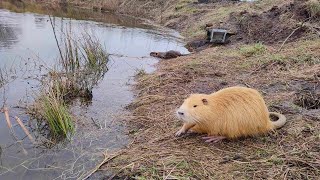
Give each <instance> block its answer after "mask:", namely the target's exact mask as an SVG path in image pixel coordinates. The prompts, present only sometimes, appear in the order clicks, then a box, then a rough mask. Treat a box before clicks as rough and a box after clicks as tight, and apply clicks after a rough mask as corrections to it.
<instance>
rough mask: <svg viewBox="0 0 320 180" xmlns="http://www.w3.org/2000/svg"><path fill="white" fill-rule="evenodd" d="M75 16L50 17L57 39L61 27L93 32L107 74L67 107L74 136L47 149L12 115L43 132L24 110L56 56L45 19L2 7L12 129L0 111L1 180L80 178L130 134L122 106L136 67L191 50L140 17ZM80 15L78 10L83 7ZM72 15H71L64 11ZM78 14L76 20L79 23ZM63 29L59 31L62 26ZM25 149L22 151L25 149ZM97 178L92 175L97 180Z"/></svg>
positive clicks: (1, 92)
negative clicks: (105, 56) (158, 54)
mask: <svg viewBox="0 0 320 180" xmlns="http://www.w3.org/2000/svg"><path fill="white" fill-rule="evenodd" d="M72 12H73V13H71V14H73V16H72V18H69V17H55V18H54V22H55V27H56V29H57V39H58V40H61V38H63V35H62V34H63V33H62V32H63V29H66V27H67V29H68V30H70V31H72V34H73V36H74V37H80V36H81V34H82V33H84V32H89V33H91V34H94V35H95V37H96V38H97V39H99V40H100V42H101V43H102V44H103V45H104V46H105V48H106V50H107V52H108V53H110V54H113V55H111V56H110V62H108V69H109V70H108V71H107V73H106V74H105V75H104V77H103V78H102V79H101V80H100V81H99V83H98V85H97V86H95V87H94V89H93V98H92V101H90V102H89V103H81V102H80V101H75V102H73V103H72V105H71V107H70V110H71V112H72V114H73V116H74V119H76V133H75V135H74V136H73V137H72V139H71V141H63V142H60V143H57V144H55V145H54V146H51V147H50V148H49V147H48V146H41V145H36V146H35V145H33V144H32V143H31V142H30V140H29V139H28V138H27V137H26V135H25V134H24V131H23V130H22V129H21V127H20V126H17V125H16V124H17V123H16V121H15V119H14V117H15V116H18V117H19V118H20V119H21V120H22V121H23V123H24V124H25V125H26V126H27V128H29V130H30V131H31V135H32V136H34V137H35V138H36V139H41V138H42V137H41V133H39V132H37V131H36V130H35V129H34V128H32V125H30V121H31V118H30V117H29V116H28V115H27V114H26V110H25V107H27V106H28V105H30V104H32V103H33V100H34V97H35V96H36V94H37V91H38V89H39V87H40V83H39V79H40V78H41V77H43V76H45V75H46V74H47V73H48V69H50V68H53V67H54V66H55V64H56V63H57V60H58V58H59V51H58V48H57V45H56V40H55V38H54V34H53V30H52V27H51V24H50V21H49V16H48V15H45V14H36V13H32V12H22V13H21V12H20V13H16V12H12V11H10V10H7V9H5V8H2V7H1V5H0V69H1V73H2V76H3V77H4V79H5V80H6V83H5V84H4V85H1V83H0V108H2V107H8V109H9V114H10V119H11V122H12V123H13V124H14V127H13V130H14V132H15V133H16V135H17V137H18V139H19V141H18V142H20V143H18V142H17V141H16V140H15V139H14V138H13V137H12V136H11V134H10V131H9V129H8V127H7V123H6V120H5V118H4V115H3V113H1V114H0V179H24V180H25V179H77V178H82V177H84V175H85V173H87V172H88V171H89V170H90V169H92V168H94V167H95V166H96V165H97V164H99V163H100V162H101V161H102V160H103V155H102V153H103V152H106V150H108V151H107V152H108V153H112V152H113V151H115V150H118V149H120V148H123V147H124V146H125V145H126V144H127V143H128V142H130V139H129V138H128V137H127V135H126V134H127V133H126V127H125V125H123V124H122V123H121V121H120V120H121V119H124V118H125V117H126V115H127V114H128V112H126V111H125V108H124V107H125V106H126V105H128V104H129V103H130V102H132V101H133V99H134V94H133V92H132V86H131V85H132V84H133V83H134V81H133V76H134V75H135V73H136V72H137V70H139V69H144V70H145V71H146V72H147V73H150V72H152V71H154V69H155V67H154V64H155V63H157V61H158V60H157V59H155V58H152V57H150V56H149V53H150V51H168V50H177V51H180V52H181V53H188V51H187V49H185V48H184V44H183V42H182V41H181V37H179V34H178V33H177V32H174V31H169V30H166V31H165V30H161V31H160V30H157V29H155V28H152V27H150V26H147V25H144V24H141V21H138V20H135V19H132V18H129V17H121V16H117V15H113V14H101V13H99V14H97V13H92V17H90V16H89V15H88V14H91V13H87V14H86V16H83V15H84V14H85V13H78V14H79V16H80V15H82V16H81V18H77V17H76V16H75V15H74V14H76V13H74V12H77V10H73V11H72ZM81 12H82V11H81ZM69 14H70V13H69ZM77 19H78V20H77ZM59 30H61V31H59ZM22 147H23V148H24V149H25V150H26V152H27V154H26V153H23V151H22ZM96 178H97V177H96Z"/></svg>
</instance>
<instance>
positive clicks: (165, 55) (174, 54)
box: [150, 50, 186, 59]
mask: <svg viewBox="0 0 320 180" xmlns="http://www.w3.org/2000/svg"><path fill="white" fill-rule="evenodd" d="M185 55H186V54H181V53H180V52H178V51H173V50H170V51H167V52H151V53H150V56H153V57H157V58H161V59H172V58H177V57H179V56H185Z"/></svg>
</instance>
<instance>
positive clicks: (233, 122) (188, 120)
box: [176, 87, 286, 142]
mask: <svg viewBox="0 0 320 180" xmlns="http://www.w3.org/2000/svg"><path fill="white" fill-rule="evenodd" d="M270 115H274V116H277V117H278V118H279V119H278V120H277V121H274V122H273V121H271V120H270V117H269V116H270ZM177 116H178V117H179V118H180V119H182V120H183V121H184V125H183V127H182V128H181V129H180V130H179V131H178V132H177V133H176V136H180V135H181V134H183V133H186V132H187V131H188V130H189V129H191V130H192V131H194V132H197V133H206V134H208V137H204V139H206V142H211V141H213V142H218V141H220V140H222V139H225V138H228V139H235V138H238V137H246V136H254V135H258V134H264V133H267V132H268V131H271V130H273V129H276V128H280V127H282V126H283V125H284V124H285V123H286V117H285V116H284V115H282V114H279V113H275V112H269V111H268V108H267V106H266V104H265V102H264V100H263V97H262V96H261V95H260V93H259V92H258V91H256V90H254V89H251V88H246V87H229V88H225V89H222V90H220V91H217V92H215V93H212V94H192V95H191V96H190V97H189V98H187V99H186V100H185V101H184V103H183V104H182V105H181V107H180V108H179V109H178V110H177Z"/></svg>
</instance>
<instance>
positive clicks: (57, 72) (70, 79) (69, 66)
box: [30, 19, 108, 139]
mask: <svg viewBox="0 0 320 180" xmlns="http://www.w3.org/2000/svg"><path fill="white" fill-rule="evenodd" d="M50 20H51V19H50ZM51 21H52V20H51ZM52 25H53V23H52ZM52 28H53V30H54V33H56V32H55V27H54V26H52ZM56 40H57V39H56ZM56 42H57V46H58V49H59V52H60V59H59V61H58V64H57V65H56V69H54V70H51V71H50V72H49V73H48V76H47V77H46V78H44V79H43V80H42V82H41V83H42V87H43V88H42V89H41V91H40V95H39V96H38V98H37V99H36V101H35V104H34V106H33V107H32V108H31V111H32V112H30V113H31V114H32V115H33V116H34V117H36V119H39V120H40V121H45V122H46V123H47V125H48V126H47V127H48V130H49V131H50V133H49V134H50V135H52V137H53V139H59V138H60V137H63V138H65V137H67V138H68V139H69V138H70V136H71V135H72V134H73V133H74V131H75V125H74V120H73V119H72V116H71V115H70V113H69V111H68V106H67V104H68V103H70V102H71V101H72V100H74V99H76V98H83V99H84V100H85V101H90V100H91V99H92V89H93V87H94V86H95V85H97V84H98V81H99V80H100V79H102V77H103V76H104V74H105V73H106V72H107V70H108V68H107V63H108V54H107V53H106V51H105V50H104V48H103V46H102V45H101V44H100V42H99V41H98V40H97V39H96V38H95V37H94V36H92V35H89V34H88V33H87V34H84V35H83V37H82V38H80V39H79V40H75V39H74V37H73V36H72V34H71V33H65V40H64V42H62V43H61V44H63V46H61V45H59V44H60V43H59V42H58V41H56Z"/></svg>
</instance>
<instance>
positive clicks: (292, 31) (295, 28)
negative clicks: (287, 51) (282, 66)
mask: <svg viewBox="0 0 320 180" xmlns="http://www.w3.org/2000/svg"><path fill="white" fill-rule="evenodd" d="M301 27H302V25H301V26H299V27H297V28H295V29H294V30H293V31H292V32H291V34H289V36H288V37H287V38H286V39H285V40H284V41H283V43H282V44H281V46H280V48H279V50H278V51H277V52H280V51H281V49H282V47H283V46H284V44H285V43H286V42H287V41H288V39H289V38H290V37H291V36H292V35H293V34H294V33H295V32H296V31H297V30H299V29H300V28H301Z"/></svg>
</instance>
